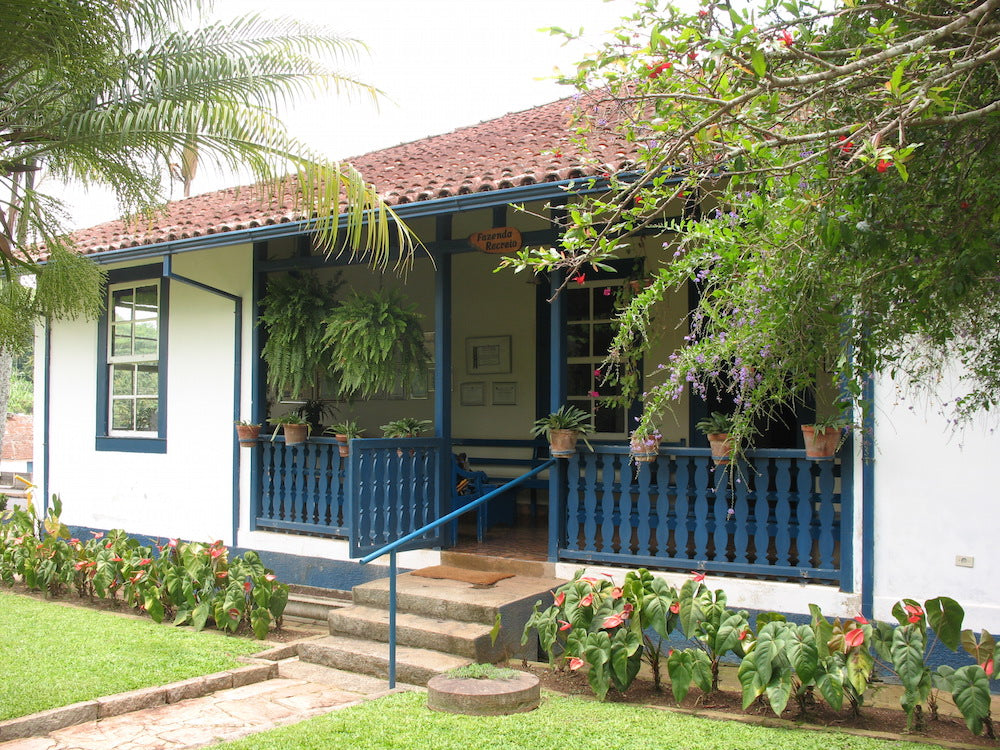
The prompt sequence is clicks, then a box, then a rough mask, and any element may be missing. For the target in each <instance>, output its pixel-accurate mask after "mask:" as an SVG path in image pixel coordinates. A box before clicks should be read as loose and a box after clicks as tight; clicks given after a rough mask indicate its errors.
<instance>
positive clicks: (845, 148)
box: [837, 135, 854, 154]
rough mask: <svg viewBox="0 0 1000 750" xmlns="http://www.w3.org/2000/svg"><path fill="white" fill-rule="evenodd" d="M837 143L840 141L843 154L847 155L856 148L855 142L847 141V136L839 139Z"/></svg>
mask: <svg viewBox="0 0 1000 750" xmlns="http://www.w3.org/2000/svg"><path fill="white" fill-rule="evenodd" d="M837 141H838V143H839V145H840V150H841V152H843V153H845V154H848V153H850V151H851V149H852V148H854V141H849V140H847V136H846V135H842V136H840V137H838V138H837Z"/></svg>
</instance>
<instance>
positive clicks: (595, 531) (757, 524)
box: [558, 445, 850, 583]
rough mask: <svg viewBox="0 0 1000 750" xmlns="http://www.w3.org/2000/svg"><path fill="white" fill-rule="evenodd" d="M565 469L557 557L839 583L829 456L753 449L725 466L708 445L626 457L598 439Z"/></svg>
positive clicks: (835, 468)
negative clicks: (731, 467) (650, 457)
mask: <svg viewBox="0 0 1000 750" xmlns="http://www.w3.org/2000/svg"><path fill="white" fill-rule="evenodd" d="M567 469H568V479H567V495H566V505H565V508H564V511H565V512H564V515H563V519H564V528H562V529H561V530H560V539H559V545H558V546H559V552H558V554H559V559H560V560H563V561H578V562H587V563H607V564H613V565H622V566H629V567H635V566H645V567H653V568H660V569H668V570H670V569H674V570H684V571H687V570H694V569H697V570H703V571H708V572H712V573H730V574H748V575H753V576H755V577H772V578H782V579H789V578H794V579H796V580H808V581H815V582H818V583H838V582H840V580H841V567H842V566H841V560H840V552H841V549H842V547H843V546H845V545H844V544H842V543H843V542H845V538H844V535H845V534H847V533H849V531H850V529H849V525H850V524H849V519H848V523H847V524H846V526H847V528H845V523H844V518H843V514H844V507H845V506H844V503H843V499H844V498H843V497H842V496H841V477H840V466H839V464H837V463H835V462H834V461H813V460H809V459H806V458H805V456H804V453H803V452H802V451H796V450H759V451H754V452H751V453H749V454H748V456H747V459H746V461H745V462H744V463H742V464H741V465H739V466H737V467H736V471H735V472H729V471H728V470H727V469H726V467H724V466H720V467H716V466H714V464H713V463H712V459H711V457H710V455H709V451H708V450H707V449H700V448H674V447H670V448H666V447H665V448H662V449H661V452H660V455H659V457H658V458H657V459H656V460H655V461H653V462H650V463H633V462H632V461H631V460H630V458H629V455H628V448H627V447H624V446H607V445H599V446H595V449H594V451H593V452H582V451H581V452H580V453H577V454H576V456H574V457H572V458H571V459H570V461H569V464H568V467H567ZM848 491H849V490H848Z"/></svg>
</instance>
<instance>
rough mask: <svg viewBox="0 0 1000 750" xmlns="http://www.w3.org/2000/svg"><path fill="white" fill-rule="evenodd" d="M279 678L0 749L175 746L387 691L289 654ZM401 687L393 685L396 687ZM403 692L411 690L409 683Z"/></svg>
mask: <svg viewBox="0 0 1000 750" xmlns="http://www.w3.org/2000/svg"><path fill="white" fill-rule="evenodd" d="M278 675H279V676H278V677H277V678H275V679H270V680H265V681H263V682H257V683H254V684H251V685H244V686H242V687H237V688H230V689H228V690H220V691H218V692H215V693H212V694H210V695H206V696H203V697H200V698H191V699H188V700H183V701H180V702H178V703H172V704H167V705H162V706H156V707H155V708H147V709H143V710H140V711H133V712H131V713H126V714H122V715H120V716H112V717H110V718H106V719H101V720H99V721H88V722H84V723H82V724H77V725H74V726H70V727H66V728H65V729H58V730H55V731H53V732H50V733H49V734H46V735H44V736H41V737H29V738H25V739H16V740H10V741H8V742H0V750H180V749H181V748H196V747H204V746H205V745H211V744H213V743H216V742H221V741H223V740H232V739H237V738H239V737H245V736H246V735H249V734H253V733H255V732H262V731H264V730H266V729H270V728H272V727H275V726H280V725H282V724H292V723H294V722H297V721H302V720H303V719H306V718H309V717H310V716H316V715H318V714H324V713H328V712H330V711H333V710H336V709H339V708H345V707H347V706H353V705H356V704H358V703H361V702H362V701H365V700H370V699H372V698H377V697H380V696H383V695H386V694H388V693H389V692H390V691H389V684H388V682H387V681H385V680H380V679H376V678H374V677H366V676H364V675H357V674H352V673H350V672H342V671H340V670H336V669H328V668H326V667H320V666H317V665H313V664H306V663H304V662H299V661H298V660H295V659H292V660H288V661H283V662H281V663H280V664H279V669H278ZM397 689H400V688H397ZM403 689H413V688H410V687H407V688H403Z"/></svg>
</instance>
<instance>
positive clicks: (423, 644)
mask: <svg viewBox="0 0 1000 750" xmlns="http://www.w3.org/2000/svg"><path fill="white" fill-rule="evenodd" d="M466 557H474V556H466ZM460 562H461V560H458V561H456V560H455V559H454V558H453V559H450V560H449V561H448V562H447V563H446V564H449V565H457V564H458V563H460ZM514 563H515V561H512V560H506V559H500V561H499V562H493V563H490V562H489V561H487V562H483V560H482V559H479V560H477V561H476V562H475V563H474V564H475V565H476V566H477V567H476V568H474V569H477V570H483V569H487V570H488V569H490V568H488V567H487V568H484V567H483V566H484V565H489V564H493V565H501V566H503V567H502V569H503V570H505V571H507V572H516V571H515V570H512V566H513V568H516V569H517V570H523V572H517V574H516V575H514V577H512V578H505V579H503V580H501V581H497V582H496V583H495V584H492V585H488V586H484V585H477V584H470V583H465V582H462V581H453V580H443V579H435V578H424V577H422V576H415V575H412V574H411V573H404V574H402V575H400V576H399V577H398V578H397V582H396V601H397V613H396V643H397V652H396V675H397V679H399V680H400V681H402V682H408V683H411V684H415V685H426V684H427V681H428V680H430V678H431V677H433V676H434V675H436V674H441V673H442V672H446V671H448V670H450V669H453V668H455V667H459V666H463V665H465V664H469V663H472V662H480V663H486V662H495V661H499V660H501V659H506V658H528V659H535V658H536V657H537V654H536V653H534V650H533V648H532V646H529V647H527V648H526V647H522V646H521V632H522V630H523V629H524V623H525V622H526V621H527V619H528V617H529V616H530V615H531V610H532V607H533V606H534V604H535V602H536V601H541V602H542V603H543V604H547V603H548V601H549V600H550V598H551V595H550V594H549V592H550V591H551V590H553V589H555V588H556V587H558V586H560V585H561V584H562V583H564V581H562V580H560V579H556V578H554V577H552V576H550V575H539V574H540V573H541V574H544V573H547V572H548V570H547V569H545V568H544V567H540V566H544V565H546V564H545V563H530V564H528V567H519V566H518V565H514ZM353 601H354V603H353V604H352V605H350V606H343V607H336V606H335V607H333V608H331V609H330V611H329V614H328V622H329V627H330V635H329V636H325V637H321V638H315V639H312V640H310V641H308V642H304V643H301V644H299V646H298V656H299V659H300V660H301V661H303V662H308V663H313V664H320V665H323V666H326V667H334V668H336V669H343V670H347V671H351V672H358V673H361V674H369V675H374V676H377V677H385V676H387V675H388V669H389V666H388V654H389V649H388V641H389V579H387V578H386V579H381V580H377V581H370V582H368V583H364V584H361V585H360V586H355V587H354V591H353ZM498 615H499V617H500V632H499V637H498V638H497V640H496V643H495V644H493V643H491V639H490V632H491V630H492V629H493V627H494V623H495V622H496V618H497V616H498Z"/></svg>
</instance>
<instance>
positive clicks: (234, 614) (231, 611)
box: [229, 607, 240, 617]
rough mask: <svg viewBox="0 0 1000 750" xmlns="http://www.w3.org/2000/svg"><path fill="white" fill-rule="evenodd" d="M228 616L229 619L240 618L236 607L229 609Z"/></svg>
mask: <svg viewBox="0 0 1000 750" xmlns="http://www.w3.org/2000/svg"><path fill="white" fill-rule="evenodd" d="M229 616H230V617H239V616H240V611H239V610H238V609H236V607H231V608H230V609H229Z"/></svg>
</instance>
